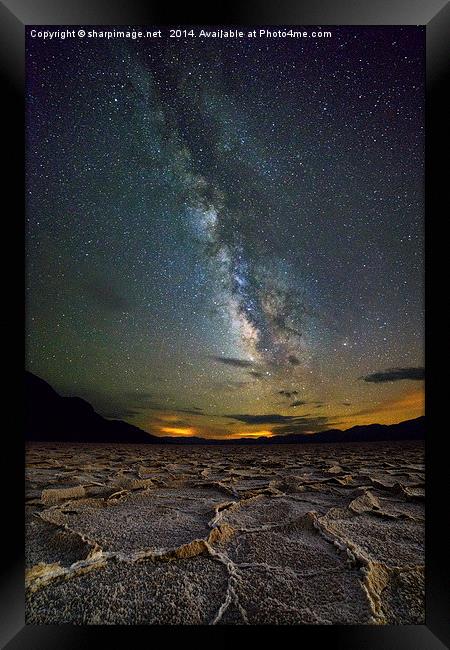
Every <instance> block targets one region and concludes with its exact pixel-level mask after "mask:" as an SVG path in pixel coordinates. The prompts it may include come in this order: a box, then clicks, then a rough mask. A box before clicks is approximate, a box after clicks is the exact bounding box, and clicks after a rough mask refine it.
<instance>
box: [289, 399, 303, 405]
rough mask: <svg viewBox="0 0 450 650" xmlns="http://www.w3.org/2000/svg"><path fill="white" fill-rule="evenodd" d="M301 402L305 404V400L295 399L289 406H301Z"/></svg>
mask: <svg viewBox="0 0 450 650" xmlns="http://www.w3.org/2000/svg"><path fill="white" fill-rule="evenodd" d="M303 404H307V402H302V400H295V402H292V404H291V406H303Z"/></svg>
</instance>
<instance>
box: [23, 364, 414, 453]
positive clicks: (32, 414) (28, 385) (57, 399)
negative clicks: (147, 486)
mask: <svg viewBox="0 0 450 650" xmlns="http://www.w3.org/2000/svg"><path fill="white" fill-rule="evenodd" d="M25 398H26V418H25V420H26V428H25V437H26V439H27V440H35V441H37V440H41V441H61V442H118V443H120V442H127V443H158V444H172V445H173V444H177V445H179V444H183V445H188V444H199V445H229V444H233V445H254V444H258V445H260V444H263V445H273V444H305V443H331V442H376V441H394V440H423V439H424V438H425V417H423V416H422V417H419V418H416V419H415V420H406V421H405V422H399V423H398V424H390V425H386V424H368V425H363V426H355V427H352V428H351V429H347V430H346V431H341V430H340V429H329V430H328V431H320V432H319V433H315V434H312V435H305V434H302V433H291V434H287V435H279V436H273V437H272V438H264V437H260V438H241V439H239V440H213V439H206V438H198V437H195V436H193V437H188V438H187V437H167V436H165V437H158V436H153V435H151V434H150V433H146V432H145V431H142V429H139V428H138V427H135V426H133V425H132V424H128V422H123V421H122V420H108V419H106V418H104V417H102V416H101V415H99V414H98V413H96V412H95V411H94V409H93V407H92V406H91V405H90V404H89V402H86V401H85V400H84V399H81V398H80V397H62V396H61V395H59V394H58V393H57V392H56V391H55V390H53V388H52V387H51V386H50V385H49V384H47V382H46V381H44V380H43V379H40V378H39V377H37V376H36V375H33V374H32V373H31V372H26V373H25Z"/></svg>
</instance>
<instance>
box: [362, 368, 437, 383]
mask: <svg viewBox="0 0 450 650" xmlns="http://www.w3.org/2000/svg"><path fill="white" fill-rule="evenodd" d="M360 379H364V381H367V382H370V383H374V384H381V383H384V382H389V381H401V380H403V379H409V380H412V381H423V380H424V379H425V368H388V369H387V370H382V371H380V372H374V373H372V374H370V375H366V376H365V377H360Z"/></svg>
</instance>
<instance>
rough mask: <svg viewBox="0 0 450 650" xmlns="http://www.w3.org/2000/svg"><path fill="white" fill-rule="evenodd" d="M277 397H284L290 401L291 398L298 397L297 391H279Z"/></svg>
mask: <svg viewBox="0 0 450 650" xmlns="http://www.w3.org/2000/svg"><path fill="white" fill-rule="evenodd" d="M278 394H279V395H284V397H287V398H288V399H290V398H291V397H294V396H295V395H298V390H279V391H278Z"/></svg>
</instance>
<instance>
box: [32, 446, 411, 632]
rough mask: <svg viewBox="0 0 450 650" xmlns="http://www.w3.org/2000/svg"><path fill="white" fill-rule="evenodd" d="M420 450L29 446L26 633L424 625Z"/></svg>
mask: <svg viewBox="0 0 450 650" xmlns="http://www.w3.org/2000/svg"><path fill="white" fill-rule="evenodd" d="M423 463H424V453H423V444H422V443H420V442H409V443H408V442H402V443H364V444H356V443H355V444H347V445H344V444H328V445H317V444H316V445H284V446H283V445H280V446H271V448H270V449H267V448H264V447H261V446H257V445H254V446H251V447H245V448H243V447H237V446H231V445H230V446H226V447H204V446H202V447H199V446H189V447H186V446H183V447H182V446H162V445H161V446H160V445H101V444H97V445H88V444H79V445H76V444H62V443H33V444H30V445H29V446H28V448H27V455H26V465H27V469H26V474H27V476H26V479H27V482H26V563H27V571H26V585H27V605H26V617H27V622H28V623H35V624H36V623H37V624H40V623H45V624H61V623H76V624H134V625H139V624H211V623H212V624H302V623H305V624H309V623H316V624H358V623H369V624H370V623H372V624H373V623H375V624H383V623H394V624H402V623H405V624H410V623H423V621H424V465H423Z"/></svg>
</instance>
